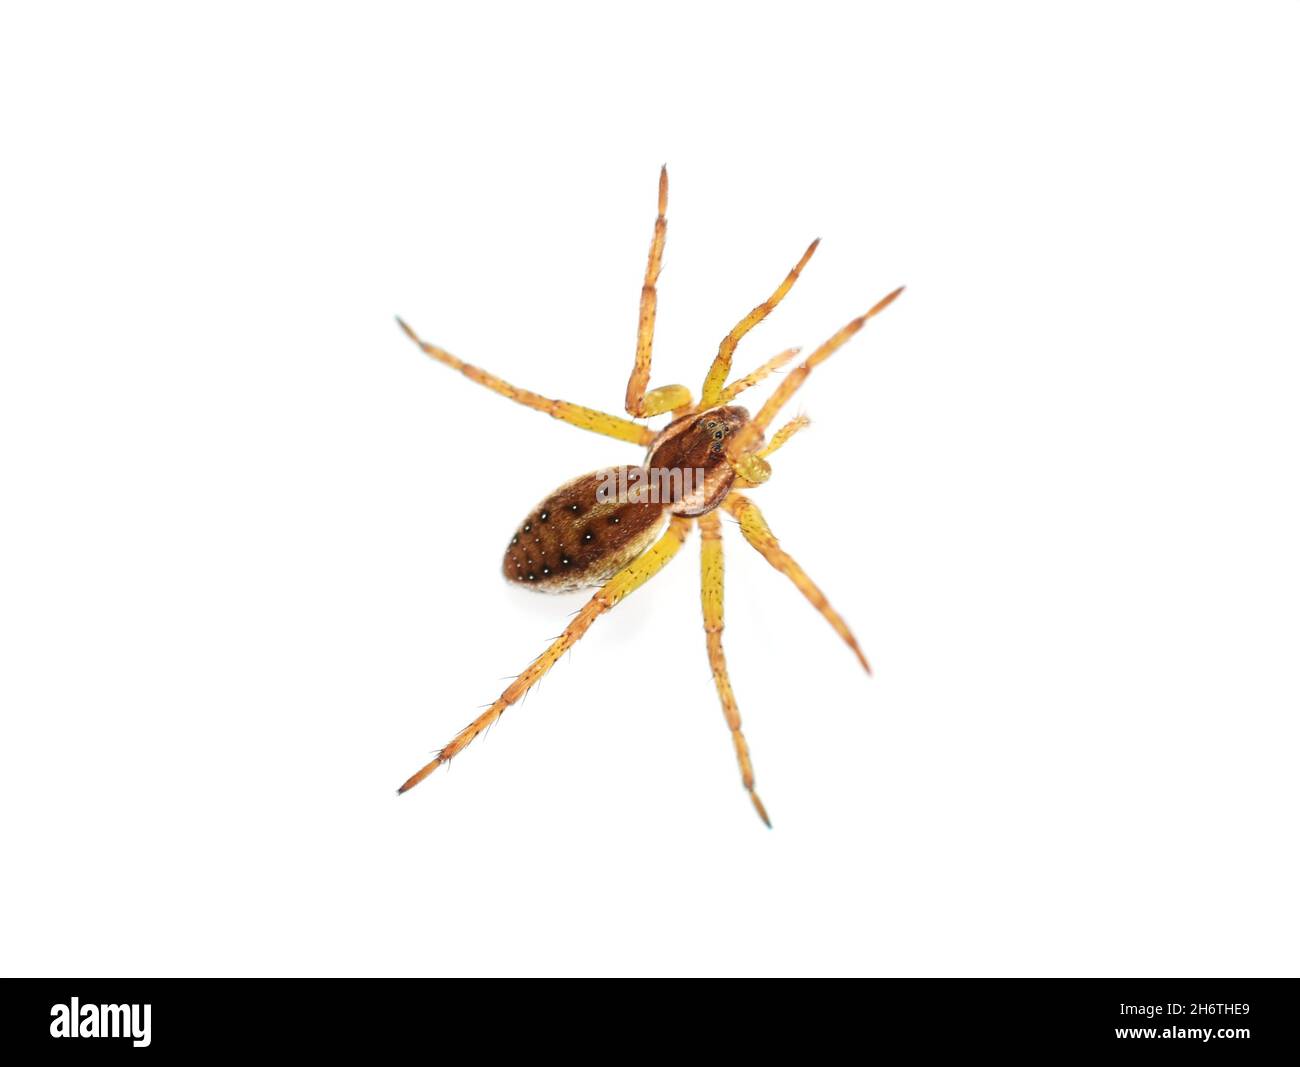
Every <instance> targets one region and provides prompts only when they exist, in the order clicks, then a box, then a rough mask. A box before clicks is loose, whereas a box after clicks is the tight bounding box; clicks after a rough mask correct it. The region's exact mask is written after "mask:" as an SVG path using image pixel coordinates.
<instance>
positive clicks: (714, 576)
mask: <svg viewBox="0 0 1300 1067" xmlns="http://www.w3.org/2000/svg"><path fill="white" fill-rule="evenodd" d="M698 521H699V524H700V601H701V603H702V605H703V607H704V637H705V640H706V642H707V643H708V648H709V667H710V668H712V670H713V683H714V685H716V686H717V688H718V699H719V700H721V701H722V714H723V715H725V716H726V717H727V725H728V726H729V727H731V740H732V742H733V743H734V744H735V746H736V761H737V762H738V763H739V764H740V780H741V781H742V782H744V783H745V789H746V790H747V791H748V792H749V799H750V800H752V801H753V802H754V809H755V810H756V811H757V812H758V817H759V818H760V819H762V820H763V822H764V823H765V824H766V825H767V827H768V829H769V830H770V829H771V828H772V822H771V820H770V819H769V818H768V817H767V809H766V808H764V807H763V802H762V801H761V800H759V799H758V794H757V793H755V792H754V768H753V765H752V764H751V763H750V762H749V745H747V744H746V743H745V735H744V734H743V733H741V731H740V708H739V707H737V706H736V695H735V693H733V692H732V691H731V679H730V678H729V677H728V676H727V659H726V656H725V655H724V654H723V651H722V625H723V624H722V589H723V565H722V522H721V520H720V519H719V518H718V513H717V512H716V511H708V512H705V513H704V514H703V515H701V516H700V517H699V520H698Z"/></svg>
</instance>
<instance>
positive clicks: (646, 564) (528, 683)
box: [397, 517, 691, 794]
mask: <svg viewBox="0 0 1300 1067" xmlns="http://www.w3.org/2000/svg"><path fill="white" fill-rule="evenodd" d="M690 528H691V520H690V519H685V518H680V517H674V518H673V519H672V521H671V522H670V524H669V526H668V529H667V531H665V533H664V535H663V536H662V537H661V538H660V539H659V540H658V541H656V542H655V544H654V546H653V547H651V548H650V549H649V550H648V551H646V552H644V553H643V554H641V555H640V556H638V557H637V558H636V559H634V560H633V561H632V562H631V563H629V564H628V565H627V566H626V567H624V568H623V569H622V570H621V571H619V572H618V573H617V574H615V575H614V577H612V578H611V579H610V580H609V581H607V582H606V583H605V584H604V585H603V586H601V587H600V589H599V590H597V591H596V595H595V596H593V597H592V598H591V599H590V600H589V601H587V603H586V604H585V605H583V608H582V610H581V611H579V612H578V614H577V615H575V616H574V618H573V621H572V622H570V623H569V625H568V626H566V627H565V629H564V633H562V634H561V635H560V636H559V637H558V638H556V639H555V641H554V643H552V645H551V647H550V648H548V649H547V650H546V651H545V652H543V653H542V654H541V655H540V656H538V657H537V659H535V660H533V662H532V663H531V664H529V665H528V667H527V668H525V670H524V672H523V673H522V674H521V675H519V677H518V678H516V679H515V680H514V681H513V682H511V683H510V685H509V686H507V687H506V691H505V692H504V693H502V694H501V696H500V697H498V698H497V701H496V703H495V704H493V705H492V706H491V707H490V708H488V709H487V711H485V712H483V714H482V715H480V716H479V717H478V718H477V719H475V720H474V721H473V722H472V723H470V724H469V725H468V726H466V727H465V729H463V730H462V731H461V732H460V733H458V734H457V735H456V736H455V737H454V738H452V740H451V742H450V743H449V744H447V745H445V746H444V747H443V748H442V750H441V751H439V753H438V754H437V756H435V757H434V758H433V759H432V760H431V761H430V762H429V763H426V764H425V765H424V766H423V767H421V768H420V769H419V770H418V771H416V772H415V773H414V774H413V775H411V777H410V778H408V779H407V780H406V781H405V782H404V783H403V784H402V787H401V789H399V790H398V791H397V792H398V793H399V794H401V793H405V792H406V791H407V790H408V789H411V788H413V787H415V786H417V785H419V784H420V783H421V782H423V781H424V780H425V779H426V778H428V777H429V775H431V774H432V773H433V772H434V771H435V770H437V769H438V768H439V767H440V766H441V765H442V764H444V763H446V762H448V761H449V760H451V759H452V758H453V757H454V756H456V755H457V754H458V753H459V752H460V751H461V749H463V748H464V747H465V746H466V745H468V744H469V743H470V742H471V741H473V740H474V738H476V737H478V735H479V734H481V733H482V732H483V731H484V730H486V729H487V728H488V727H489V726H491V725H492V724H493V723H494V722H496V721H497V719H499V718H501V716H502V714H503V713H504V712H505V710H506V708H508V707H510V705H511V704H513V703H515V702H516V701H517V700H519V699H520V698H521V697H522V696H523V695H524V694H525V693H527V692H528V690H529V689H531V688H532V687H533V686H534V685H536V684H537V682H538V681H540V680H541V677H542V675H544V674H545V673H546V672H547V671H549V670H550V669H551V668H552V667H553V666H555V663H556V661H557V660H558V659H559V658H560V657H561V656H563V655H564V653H565V652H566V651H568V650H569V649H570V648H572V647H573V646H574V645H575V644H576V643H577V641H578V640H579V638H581V637H582V635H583V634H585V633H586V632H587V630H588V628H589V627H590V626H591V624H592V623H593V622H595V621H596V620H597V619H598V618H599V617H600V616H601V615H603V614H604V613H605V612H607V611H609V609H610V608H612V607H613V606H614V605H615V604H617V603H618V602H619V601H620V600H622V599H623V598H624V597H625V596H627V595H628V594H629V593H631V592H632V591H633V590H635V589H637V588H638V587H640V586H642V585H644V584H645V583H646V582H648V581H649V580H650V579H651V578H653V577H654V576H655V575H656V574H658V573H659V572H660V571H661V570H663V568H664V566H665V565H666V564H667V563H668V561H669V560H671V559H672V558H673V556H675V555H676V554H677V550H678V549H679V548H681V547H682V542H683V541H685V540H686V535H687V534H688V533H689V532H690Z"/></svg>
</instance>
